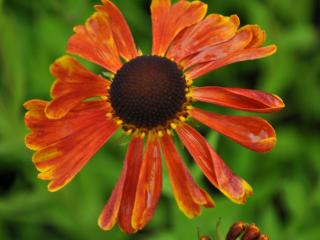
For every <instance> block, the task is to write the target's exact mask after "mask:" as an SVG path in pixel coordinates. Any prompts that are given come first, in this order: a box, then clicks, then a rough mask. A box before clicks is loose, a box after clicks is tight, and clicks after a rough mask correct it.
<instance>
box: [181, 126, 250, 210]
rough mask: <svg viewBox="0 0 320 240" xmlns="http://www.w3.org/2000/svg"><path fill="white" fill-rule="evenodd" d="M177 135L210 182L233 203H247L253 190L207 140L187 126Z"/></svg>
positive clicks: (182, 127)
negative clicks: (235, 173)
mask: <svg viewBox="0 0 320 240" xmlns="http://www.w3.org/2000/svg"><path fill="white" fill-rule="evenodd" d="M177 133H178V135H179V137H180V139H181V141H182V142H183V144H184V145H185V146H186V148H187V149H188V151H189V152H190V154H191V155H192V157H193V158H194V160H195V161H196V163H197V164H198V165H199V167H200V168H201V170H202V172H203V173H204V174H205V176H206V177H207V178H208V180H209V181H210V182H211V183H212V184H213V185H214V186H215V187H216V188H218V189H219V190H220V191H221V192H222V193H223V194H225V195H226V196H227V197H228V198H230V199H231V200H232V201H233V202H235V203H238V204H243V203H245V202H246V199H247V197H248V196H251V195H252V188H251V187H250V185H249V184H248V183H247V182H246V181H245V180H243V179H241V178H239V177H238V176H236V175H234V173H233V172H232V171H231V170H230V169H229V168H228V166H227V165H226V164H225V163H224V161H223V160H222V159H221V158H220V157H219V156H218V154H217V153H216V152H215V151H214V150H213V149H212V148H211V146H210V145H209V144H208V143H207V141H206V140H205V138H204V137H202V136H201V135H200V134H199V133H198V132H197V131H196V130H195V129H193V128H191V127H190V126H188V125H186V124H185V125H182V126H180V127H179V128H177Z"/></svg>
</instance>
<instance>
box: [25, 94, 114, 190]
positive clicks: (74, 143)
mask: <svg viewBox="0 0 320 240" xmlns="http://www.w3.org/2000/svg"><path fill="white" fill-rule="evenodd" d="M46 104H47V102H45V101H40V100H32V101H29V102H27V103H26V104H25V107H26V108H27V109H29V112H27V114H26V117H25V122H26V125H27V127H29V128H30V129H31V130H32V133H31V134H29V135H28V136H27V137H26V146H27V147H29V148H31V149H33V150H35V151H37V152H36V153H35V154H34V155H33V162H34V163H35V166H36V167H37V169H38V170H39V171H40V172H41V173H40V174H39V178H40V179H43V180H51V182H50V183H49V186H48V188H49V190H50V191H57V190H59V189H61V188H62V187H63V186H64V185H66V184H67V183H68V182H70V181H71V179H72V178H73V177H74V176H75V175H76V174H77V173H78V172H79V171H80V170H81V168H82V167H83V166H84V165H85V164H86V163H87V162H88V161H89V160H90V158H91V157H92V156H93V155H94V154H95V153H96V152H97V151H98V150H99V149H100V147H101V146H102V145H103V144H104V143H105V142H106V141H107V140H108V139H109V138H110V137H111V136H112V135H113V133H114V132H115V130H116V129H117V128H118V127H117V125H116V124H115V123H114V122H113V121H111V120H107V118H106V117H105V115H106V113H107V112H108V110H109V109H108V107H107V106H106V103H105V102H104V101H92V102H87V103H82V104H80V105H79V106H78V107H76V108H75V109H74V110H72V111H71V112H70V113H69V114H68V115H67V116H66V117H65V118H63V119H59V120H51V119H48V118H46V115H45V114H44V109H45V107H46Z"/></svg>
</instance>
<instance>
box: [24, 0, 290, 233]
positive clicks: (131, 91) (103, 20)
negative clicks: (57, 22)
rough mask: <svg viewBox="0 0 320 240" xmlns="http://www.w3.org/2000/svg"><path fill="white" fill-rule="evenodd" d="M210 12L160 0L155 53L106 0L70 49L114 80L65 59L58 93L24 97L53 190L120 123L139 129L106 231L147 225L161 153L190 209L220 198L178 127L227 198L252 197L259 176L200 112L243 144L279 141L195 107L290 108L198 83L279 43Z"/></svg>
mask: <svg viewBox="0 0 320 240" xmlns="http://www.w3.org/2000/svg"><path fill="white" fill-rule="evenodd" d="M206 12H207V5H206V4H204V3H203V2H201V1H193V2H188V1H178V2H177V3H175V4H172V3H171V1H170V0H153V1H152V4H151V13H152V33H153V39H152V40H153V47H152V53H151V55H143V54H142V53H141V51H139V50H138V49H137V47H136V45H135V43H134V40H133V37H132V34H131V32H130V29H129V27H128V25H127V23H126V21H125V19H124V17H123V15H122V14H121V12H120V11H119V9H118V8H117V7H116V6H115V5H114V4H113V3H112V2H111V1H109V0H102V5H99V6H96V12H95V13H94V14H93V15H92V16H91V17H90V18H89V19H88V20H87V22H86V23H85V24H84V25H80V26H76V27H75V28H74V31H75V34H74V35H73V36H72V37H71V38H70V41H69V43H68V47H67V49H68V52H69V53H70V54H75V55H78V56H80V57H83V58H85V59H87V60H89V61H91V62H93V63H95V64H98V65H100V66H101V67H103V68H104V69H105V70H106V71H109V72H110V73H111V75H112V77H111V78H109V79H106V78H105V77H103V76H102V75H97V74H95V73H92V72H90V71H89V70H87V69H86V68H85V67H84V66H82V65H81V64H80V63H79V62H78V61H77V60H76V59H75V58H73V57H71V56H63V57H62V58H60V59H58V60H57V61H56V62H55V63H54V64H53V65H52V66H51V68H50V70H51V73H52V75H53V76H55V77H56V81H55V82H54V84H53V87H52V89H51V97H52V100H51V101H43V100H31V101H28V102H27V103H25V108H26V109H27V110H28V112H27V113H26V117H25V122H26V125H27V126H28V128H30V129H31V130H32V133H31V134H29V135H28V136H27V137H26V141H25V142H26V146H27V147H28V148H30V149H32V150H34V151H35V153H34V155H33V162H34V163H35V165H36V167H37V169H38V170H39V171H40V173H39V178H40V179H43V180H48V181H50V183H49V185H48V189H49V191H57V190H59V189H61V188H62V187H64V186H65V185H66V184H67V183H69V182H70V181H71V180H72V179H73V178H74V177H75V176H76V174H77V173H78V172H79V171H80V170H81V169H82V168H83V167H84V166H85V165H86V163H87V162H88V161H89V160H90V159H91V158H92V157H93V156H94V155H95V153H96V152H97V151H98V150H99V149H100V148H101V147H102V146H103V145H104V143H105V142H107V141H108V139H109V138H110V137H111V136H112V135H113V134H114V133H115V132H116V131H117V130H118V129H121V131H123V132H124V133H125V134H128V135H130V136H131V141H130V143H129V145H128V150H127V154H126V157H125V161H124V164H123V170H122V172H121V174H120V177H119V179H118V182H117V184H116V186H115V188H114V190H113V192H112V194H111V196H110V198H109V201H108V203H107V204H106V206H105V207H104V209H103V211H102V213H101V215H100V218H99V225H100V227H101V228H102V229H105V230H109V229H111V228H112V227H113V226H114V225H115V224H116V223H118V224H119V226H120V228H121V229H122V230H123V231H125V232H128V233H133V232H136V231H138V230H140V229H142V228H143V227H144V226H145V225H146V224H147V223H148V221H149V220H150V219H151V217H152V215H153V214H154V211H155V209H156V205H157V202H158V200H159V197H160V192H161V186H162V166H161V152H162V155H163V157H164V159H165V162H166V166H167V169H168V172H169V177H170V180H171V185H172V189H173V193H174V196H175V199H176V201H177V204H178V206H179V208H180V209H181V210H182V211H183V213H185V215H186V216H188V217H190V218H192V217H194V216H197V215H199V214H200V211H201V207H207V208H212V207H214V202H213V200H212V199H211V198H210V196H209V195H208V193H207V192H206V191H205V190H204V189H202V188H200V187H199V186H198V185H197V184H196V183H195V181H194V180H193V178H192V176H191V175H190V172H189V171H188V169H187V167H186V165H185V164H184V162H183V160H182V158H181V157H180V155H179V153H178V151H177V150H176V147H175V144H174V141H173V138H172V135H173V134H177V135H178V137H179V138H180V140H181V141H182V142H183V144H184V145H185V147H186V148H187V149H188V151H189V152H190V154H191V155H192V157H193V158H194V160H195V162H196V163H197V164H198V166H199V167H200V168H201V170H202V171H203V173H204V175H205V176H206V177H207V178H208V180H209V181H210V182H211V183H212V184H213V185H214V186H215V187H216V188H217V189H219V190H220V191H221V192H222V193H223V194H225V195H226V196H227V197H228V198H230V199H231V200H232V201H234V202H236V203H239V204H242V203H244V202H245V201H246V199H247V197H248V196H250V195H251V194H252V189H251V187H250V185H249V184H248V183H247V182H246V181H245V180H243V179H242V178H240V177H238V176H236V175H235V174H234V173H233V172H232V171H231V170H230V169H229V168H228V166H227V165H226V164H225V163H224V162H223V160H222V159H221V158H220V157H219V156H218V154H217V153H216V152H215V151H214V149H213V148H212V147H211V146H210V145H209V143H208V142H207V141H206V139H205V138H204V137H202V136H201V135H200V134H199V133H198V132H197V131H196V130H195V129H194V128H192V127H191V126H190V125H189V124H188V123H187V120H189V119H190V118H194V119H196V120H198V121H199V122H201V123H203V124H205V125H207V126H208V127H210V128H212V129H214V130H215V131H217V132H219V133H221V134H223V135H225V136H227V137H229V138H230V139H232V140H233V141H235V142H237V143H239V144H241V145H242V146H244V147H246V148H249V149H251V150H253V151H257V152H267V151H269V150H271V149H272V147H273V146H274V144H275V141H276V135H275V131H274V130H273V128H272V127H271V125H270V124H269V123H268V122H266V121H265V120H263V119H261V118H258V117H243V116H225V115H221V114H217V113H209V112H207V111H204V110H201V109H198V108H196V107H193V102H195V101H201V102H206V103H212V104H216V105H220V106H225V107H228V108H233V109H237V110H242V111H248V112H259V113H271V112H276V111H279V110H280V109H281V108H283V107H284V104H283V102H282V100H281V99H280V98H279V97H277V96H275V95H271V94H268V93H264V92H261V91H256V90H247V89H238V88H223V87H217V86H211V87H195V86H194V84H193V82H194V80H195V79H196V78H197V77H200V76H202V75H204V74H206V73H208V72H210V71H213V70H215V69H217V68H220V67H222V66H225V65H228V64H231V63H235V62H239V61H245V60H252V59H257V58H262V57H266V56H269V55H271V54H273V53H274V52H275V51H276V46H275V45H270V46H266V47H261V46H262V45H263V43H264V42H265V38H266V35H265V32H264V31H263V30H261V29H260V28H259V27H258V26H256V25H247V26H244V27H242V28H239V25H240V21H239V18H238V17H237V16H235V15H233V16H230V17H225V16H222V15H219V14H211V15H208V16H206ZM144 145H145V146H144Z"/></svg>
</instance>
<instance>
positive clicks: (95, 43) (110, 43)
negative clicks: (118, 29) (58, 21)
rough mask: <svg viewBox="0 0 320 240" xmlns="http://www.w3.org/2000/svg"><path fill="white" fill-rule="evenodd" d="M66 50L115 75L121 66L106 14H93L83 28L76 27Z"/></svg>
mask: <svg viewBox="0 0 320 240" xmlns="http://www.w3.org/2000/svg"><path fill="white" fill-rule="evenodd" d="M74 31H75V34H74V35H73V36H72V37H71V38H70V40H69V43H68V46H67V49H68V52H69V53H72V54H77V55H79V56H80V57H83V58H85V59H87V60H89V61H91V62H93V63H96V64H98V65H100V66H101V67H103V68H105V69H107V70H109V71H110V72H112V73H116V72H117V70H118V69H119V68H120V67H121V66H122V63H121V60H120V55H119V50H118V48H117V45H116V42H115V39H114V37H113V32H112V27H111V24H110V21H109V16H108V14H106V13H104V12H95V13H94V14H93V15H92V16H91V17H90V18H89V19H88V20H87V22H86V23H85V25H84V26H82V25H80V26H76V27H75V28H74Z"/></svg>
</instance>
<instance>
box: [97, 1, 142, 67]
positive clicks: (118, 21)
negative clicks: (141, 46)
mask: <svg viewBox="0 0 320 240" xmlns="http://www.w3.org/2000/svg"><path fill="white" fill-rule="evenodd" d="M102 3H103V6H100V5H99V6H96V9H97V10H98V11H100V12H104V13H106V14H107V15H108V16H109V23H110V25H111V29H112V33H113V37H114V41H115V43H116V45H117V47H118V50H119V54H120V56H121V57H123V58H124V59H125V60H126V61H129V60H131V59H133V58H135V57H137V56H138V52H137V48H136V45H135V43H134V39H133V36H132V33H131V31H130V28H129V26H128V24H127V22H126V20H125V18H124V16H123V15H122V13H121V12H120V10H119V9H118V8H117V7H116V5H114V4H113V3H112V2H111V1H109V0H102Z"/></svg>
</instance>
